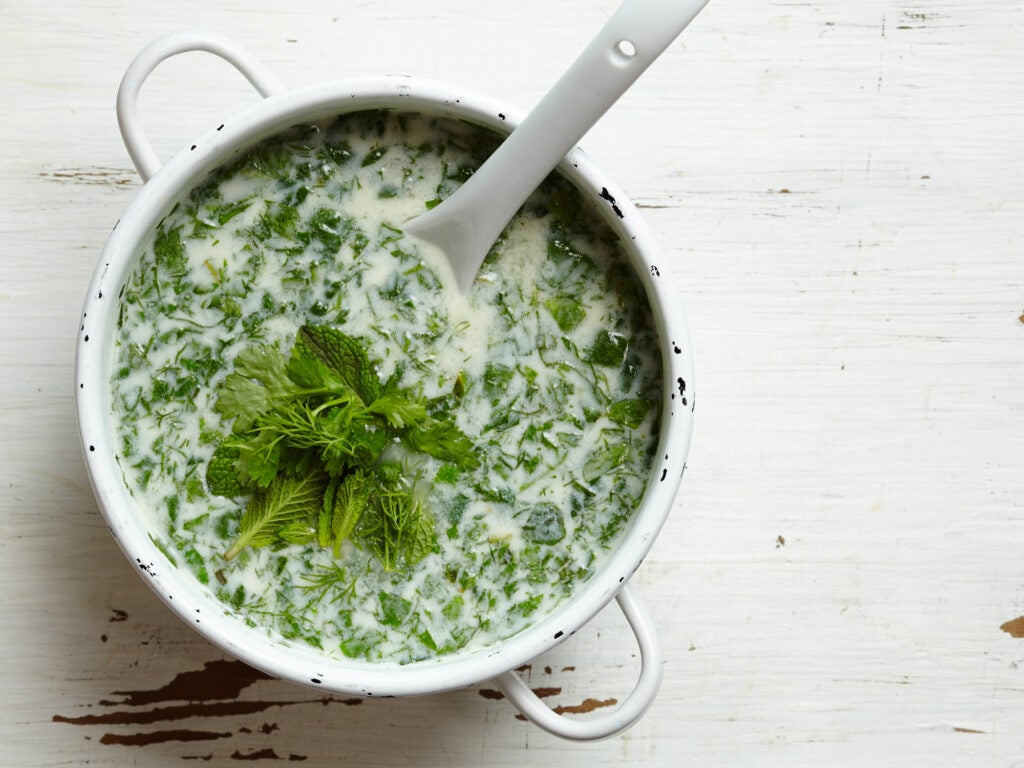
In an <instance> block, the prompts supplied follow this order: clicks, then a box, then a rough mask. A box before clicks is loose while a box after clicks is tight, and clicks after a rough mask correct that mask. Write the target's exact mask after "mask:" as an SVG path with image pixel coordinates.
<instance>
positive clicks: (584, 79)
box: [403, 0, 708, 293]
mask: <svg viewBox="0 0 1024 768" xmlns="http://www.w3.org/2000/svg"><path fill="white" fill-rule="evenodd" d="M707 2H708V0H626V2H624V3H622V5H621V6H619V9H618V10H617V11H616V12H615V13H614V14H613V15H612V17H611V18H610V19H609V20H608V22H607V23H606V24H605V25H604V27H602V29H601V31H600V32H598V34H597V36H596V37H594V39H593V40H592V41H591V42H590V44H589V45H588V46H587V47H586V48H585V49H584V51H583V53H581V54H580V56H579V58H577V59H576V61H575V62H574V63H573V64H572V66H571V67H569V69H568V70H567V71H566V72H565V74H564V75H562V77H561V78H560V79H559V80H558V82H556V83H555V85H554V86H553V87H552V88H551V90H550V91H548V93H547V94H546V95H545V96H544V98H543V99H541V100H540V102H539V103H538V104H537V106H536V107H534V108H533V110H532V111H531V112H530V114H529V115H527V117H526V119H525V120H524V121H523V122H522V123H521V124H520V125H519V127H518V128H516V129H515V131H513V132H512V134H511V135H510V136H509V137H508V138H507V139H506V140H505V141H504V142H503V143H502V144H501V146H500V147H498V149H497V150H496V151H495V152H494V154H493V155H491V156H490V157H489V158H488V160H487V162H485V163H484V164H483V165H482V166H481V167H480V169H479V170H478V171H477V172H476V173H474V174H473V176H471V177H470V178H469V180H468V181H467V182H466V183H465V184H463V185H462V187H460V188H459V189H458V190H457V191H456V192H455V193H454V194H453V195H452V196H451V197H449V198H448V199H447V200H445V201H444V202H443V203H441V204H440V205H438V206H437V207H435V208H433V209H431V210H429V211H427V212H425V213H423V214H421V215H419V216H417V217H416V218H414V219H412V220H410V221H407V222H406V223H405V224H404V225H403V228H404V230H405V232H406V233H408V234H411V235H414V236H416V237H419V238H421V239H422V240H426V241H427V242H429V243H433V244H434V245H436V246H438V247H439V248H440V249H441V250H442V251H444V253H445V255H446V256H447V258H448V263H449V264H450V265H451V268H452V272H453V273H454V276H455V281H456V283H457V285H458V287H459V289H460V290H461V291H462V292H463V293H466V292H468V291H469V287H470V286H471V285H472V283H473V280H474V279H475V277H476V274H477V272H478V271H479V270H480V265H481V264H483V261H484V258H485V257H486V256H487V252H488V251H489V250H490V249H491V246H492V245H493V244H494V241H495V240H496V239H497V238H498V235H499V234H501V231H502V229H504V228H505V225H506V224H508V222H509V220H510V219H511V218H512V216H513V215H514V214H515V212H516V211H517V210H519V207H520V206H521V205H522V204H523V203H524V202H525V200H526V198H527V197H529V195H530V193H531V192H532V191H533V190H534V189H536V188H537V186H538V185H539V184H540V182H541V181H542V180H543V179H544V177H546V176H547V175H548V174H549V173H550V172H551V171H552V170H554V168H555V166H557V165H558V163H559V161H560V160H561V159H562V158H563V157H564V156H565V154H566V153H567V152H568V151H569V150H571V149H572V148H573V147H574V146H575V145H576V144H577V143H578V142H579V140H580V139H582V138H583V136H584V134H586V132H587V131H588V130H590V128H591V126H593V125H594V123H596V122H597V121H598V120H599V119H600V117H601V116H602V115H603V114H604V113H605V112H607V111H608V108H609V107H611V105H612V104H614V103H615V102H616V101H617V100H618V99H619V97H620V96H621V95H622V94H623V93H625V92H626V91H627V90H628V89H629V87H630V86H631V85H632V84H633V83H634V82H635V81H636V79H637V78H638V77H640V75H641V74H642V73H643V72H644V71H645V70H646V69H647V68H648V67H649V66H650V65H651V64H652V63H653V62H654V60H655V59H657V58H658V56H660V55H661V53H662V52H663V51H664V50H665V49H666V48H667V47H668V46H669V44H670V43H671V42H672V41H673V40H675V38H676V37H678V36H679V34H680V33H681V32H682V31H683V30H684V29H685V28H686V27H687V25H688V24H689V23H690V22H691V21H692V20H693V19H694V18H695V17H696V16H697V14H698V13H700V11H701V9H702V8H704V6H705V5H706V4H707Z"/></svg>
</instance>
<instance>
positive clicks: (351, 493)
mask: <svg viewBox="0 0 1024 768" xmlns="http://www.w3.org/2000/svg"><path fill="white" fill-rule="evenodd" d="M372 489H373V485H372V483H370V481H369V480H367V478H366V476H365V475H364V474H363V473H362V472H353V473H352V474H351V475H348V476H347V477H346V478H345V480H344V481H343V482H342V483H341V485H339V486H338V489H337V492H336V493H335V497H334V505H333V509H332V511H331V538H332V540H333V541H334V556H335V557H339V556H340V555H341V543H342V542H343V541H344V540H345V539H347V538H348V537H349V536H350V535H351V534H352V531H353V530H355V527H356V524H358V522H359V518H361V517H362V516H363V510H365V509H366V505H367V504H368V503H369V501H370V493H371V491H372Z"/></svg>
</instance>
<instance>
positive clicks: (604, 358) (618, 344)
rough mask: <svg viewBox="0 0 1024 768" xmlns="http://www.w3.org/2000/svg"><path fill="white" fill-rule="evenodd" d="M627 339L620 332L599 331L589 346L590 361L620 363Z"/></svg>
mask: <svg viewBox="0 0 1024 768" xmlns="http://www.w3.org/2000/svg"><path fill="white" fill-rule="evenodd" d="M628 347H629V340H628V339H627V338H626V337H625V336H623V335H622V334H621V333H614V332H612V331H601V332H600V333H598V334H597V338H596V339H594V343H593V345H592V346H591V347H590V361H591V362H593V363H597V364H598V365H607V366H616V365H622V361H623V360H625V359H626V350H627V348H628Z"/></svg>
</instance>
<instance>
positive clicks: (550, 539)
mask: <svg viewBox="0 0 1024 768" xmlns="http://www.w3.org/2000/svg"><path fill="white" fill-rule="evenodd" d="M523 530H524V531H525V533H526V537H527V538H528V539H530V540H531V541H535V542H537V543H539V544H555V543H557V542H559V541H561V540H562V539H564V538H565V520H563V519H562V510H560V509H559V508H558V507H556V506H555V505H554V504H548V503H544V504H538V505H537V506H535V507H534V508H533V510H532V511H531V512H530V517H529V519H527V521H526V525H524V526H523Z"/></svg>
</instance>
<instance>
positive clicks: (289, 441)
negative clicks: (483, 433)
mask: <svg viewBox="0 0 1024 768" xmlns="http://www.w3.org/2000/svg"><path fill="white" fill-rule="evenodd" d="M401 376H402V371H401V370H398V371H396V372H395V373H394V374H393V375H392V376H391V377H390V378H389V379H387V381H384V382H382V381H381V379H380V376H379V375H378V372H377V369H376V367H375V366H374V365H373V364H372V362H371V361H370V359H369V357H368V355H367V352H366V348H365V347H364V345H363V344H362V342H360V341H359V340H358V339H356V338H354V337H351V336H348V335H346V334H345V333H343V332H342V331H339V330H337V329H335V328H331V327H328V326H316V325H304V326H302V327H301V328H300V329H299V331H298V333H297V335H296V338H295V343H294V345H293V346H292V348H291V351H290V353H289V355H288V357H287V358H286V357H285V356H284V355H283V354H282V353H281V352H280V351H279V350H278V349H276V348H274V347H269V346H260V345H257V346H252V347H248V348H247V349H245V350H243V351H242V352H241V353H240V354H239V355H238V356H237V357H236V359H235V370H234V371H233V372H232V373H231V374H229V375H228V376H227V377H226V378H225V379H224V381H223V383H222V384H221V385H220V388H219V389H218V393H217V394H218V399H217V402H216V406H215V407H216V409H217V411H218V412H220V414H221V415H222V416H223V417H224V418H225V419H229V420H232V433H231V434H230V435H228V436H226V437H225V438H224V439H223V440H221V442H220V443H219V445H218V446H217V448H216V450H215V451H214V454H213V457H212V458H211V459H210V462H209V464H208V465H207V470H206V479H207V484H208V485H209V488H210V490H211V492H213V493H215V494H218V495H221V496H229V497H237V496H248V500H247V501H246V504H245V508H244V510H243V512H242V517H241V521H240V523H239V532H238V536H237V538H236V539H235V541H234V543H233V544H232V545H231V547H230V548H229V549H228V550H227V551H226V552H225V553H224V557H225V558H226V559H228V560H230V559H232V558H234V557H237V556H238V555H239V554H240V553H241V552H242V551H243V550H244V549H245V548H246V547H263V546H268V545H273V544H280V543H299V544H307V543H316V544H318V545H319V546H321V547H323V548H325V549H333V551H334V554H335V556H336V557H337V556H340V554H341V546H342V543H343V542H344V541H346V540H351V541H353V542H354V543H356V544H357V545H359V546H362V547H364V548H366V549H367V550H369V551H370V552H371V553H372V554H373V555H374V556H375V557H376V558H377V559H378V560H379V561H380V562H381V564H382V565H383V567H384V569H385V570H388V571H393V570H396V569H398V568H401V567H402V566H403V565H405V564H413V563H416V562H418V561H419V560H421V559H423V557H425V556H426V555H427V554H429V553H430V552H431V551H432V549H433V547H434V517H433V515H432V514H431V513H430V512H429V511H428V510H427V509H426V508H425V507H424V506H423V504H422V502H421V500H420V497H419V494H418V493H417V490H416V488H415V483H414V481H412V480H411V479H410V478H409V476H408V473H406V472H404V471H403V469H402V467H401V466H400V465H398V464H396V463H395V461H394V460H389V459H388V458H385V453H386V452H387V451H388V450H389V449H395V451H394V453H395V454H396V455H398V456H399V457H401V455H402V454H403V452H404V453H405V454H409V453H413V454H415V453H422V454H427V455H428V456H432V457H434V458H436V459H439V460H441V461H443V462H446V464H448V465H454V466H455V467H458V468H459V469H474V468H476V467H477V466H479V460H478V459H477V458H476V455H475V453H474V449H473V445H472V443H471V442H470V441H469V439H468V438H467V437H466V436H465V435H464V434H463V433H462V431H461V430H460V429H459V428H458V427H457V426H456V425H455V424H454V423H451V422H450V421H446V420H443V419H441V418H435V417H433V416H430V415H428V414H427V401H426V399H425V398H424V397H423V396H422V395H421V394H420V393H419V392H418V391H416V390H413V389H410V388H406V387H402V386H401V383H400V380H401Z"/></svg>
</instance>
